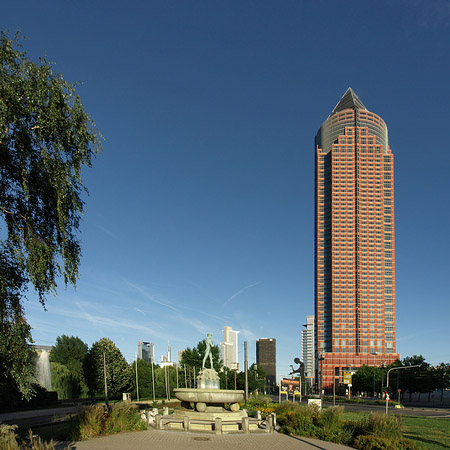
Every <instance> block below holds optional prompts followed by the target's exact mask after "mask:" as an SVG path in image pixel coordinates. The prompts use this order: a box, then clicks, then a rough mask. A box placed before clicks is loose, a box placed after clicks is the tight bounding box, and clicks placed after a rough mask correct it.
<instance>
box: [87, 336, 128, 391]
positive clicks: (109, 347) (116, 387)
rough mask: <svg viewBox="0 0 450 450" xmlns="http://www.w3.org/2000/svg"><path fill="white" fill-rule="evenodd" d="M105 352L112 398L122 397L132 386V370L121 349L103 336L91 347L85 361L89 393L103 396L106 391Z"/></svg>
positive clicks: (107, 376)
mask: <svg viewBox="0 0 450 450" xmlns="http://www.w3.org/2000/svg"><path fill="white" fill-rule="evenodd" d="M103 354H105V360H106V380H107V384H108V396H109V398H110V399H120V398H122V393H123V392H128V391H129V388H130V386H131V379H132V372H131V368H130V366H129V365H128V363H127V362H126V360H125V358H124V357H123V355H122V353H121V352H120V350H119V349H118V348H117V347H116V345H115V344H114V342H112V341H111V340H110V339H107V338H102V339H100V340H99V341H98V342H95V343H94V344H93V345H92V347H91V348H90V349H89V352H88V355H87V357H86V361H85V374H86V381H87V383H88V387H89V394H90V395H92V396H103V395H104V393H105V390H104V387H105V384H104V373H103Z"/></svg>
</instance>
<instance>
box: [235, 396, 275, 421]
mask: <svg viewBox="0 0 450 450" xmlns="http://www.w3.org/2000/svg"><path fill="white" fill-rule="evenodd" d="M277 406H278V403H274V402H273V401H272V399H271V398H270V397H266V396H264V395H258V396H255V397H253V398H250V399H249V400H248V402H247V404H246V405H244V404H242V405H241V407H242V408H245V409H246V410H247V411H248V413H249V414H251V415H252V416H254V415H255V414H256V411H261V414H262V416H263V417H265V416H267V415H268V414H271V413H273V412H274V411H275V409H276V407H277Z"/></svg>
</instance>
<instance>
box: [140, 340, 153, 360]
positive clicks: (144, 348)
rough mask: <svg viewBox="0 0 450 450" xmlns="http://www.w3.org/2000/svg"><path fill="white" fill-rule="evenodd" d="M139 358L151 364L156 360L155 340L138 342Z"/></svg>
mask: <svg viewBox="0 0 450 450" xmlns="http://www.w3.org/2000/svg"><path fill="white" fill-rule="evenodd" d="M138 358H139V359H143V360H144V361H146V362H148V363H150V364H151V363H153V362H155V346H154V344H153V342H138Z"/></svg>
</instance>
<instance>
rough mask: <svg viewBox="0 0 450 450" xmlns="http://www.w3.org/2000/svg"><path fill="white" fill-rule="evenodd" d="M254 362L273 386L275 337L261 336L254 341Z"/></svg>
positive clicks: (275, 360) (275, 373) (275, 353)
mask: <svg viewBox="0 0 450 450" xmlns="http://www.w3.org/2000/svg"><path fill="white" fill-rule="evenodd" d="M256 364H258V366H261V367H262V368H263V369H264V372H265V373H266V380H267V382H268V383H269V384H270V385H271V386H274V385H275V384H276V379H277V342H276V339H271V338H261V339H258V340H257V341H256Z"/></svg>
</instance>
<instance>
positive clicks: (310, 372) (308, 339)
mask: <svg viewBox="0 0 450 450" xmlns="http://www.w3.org/2000/svg"><path fill="white" fill-rule="evenodd" d="M303 327H304V329H303V330H302V360H303V364H304V365H305V378H306V382H307V384H308V386H311V387H312V386H313V385H314V376H315V369H314V367H315V351H314V316H307V317H306V323H305V324H304V325H303Z"/></svg>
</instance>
